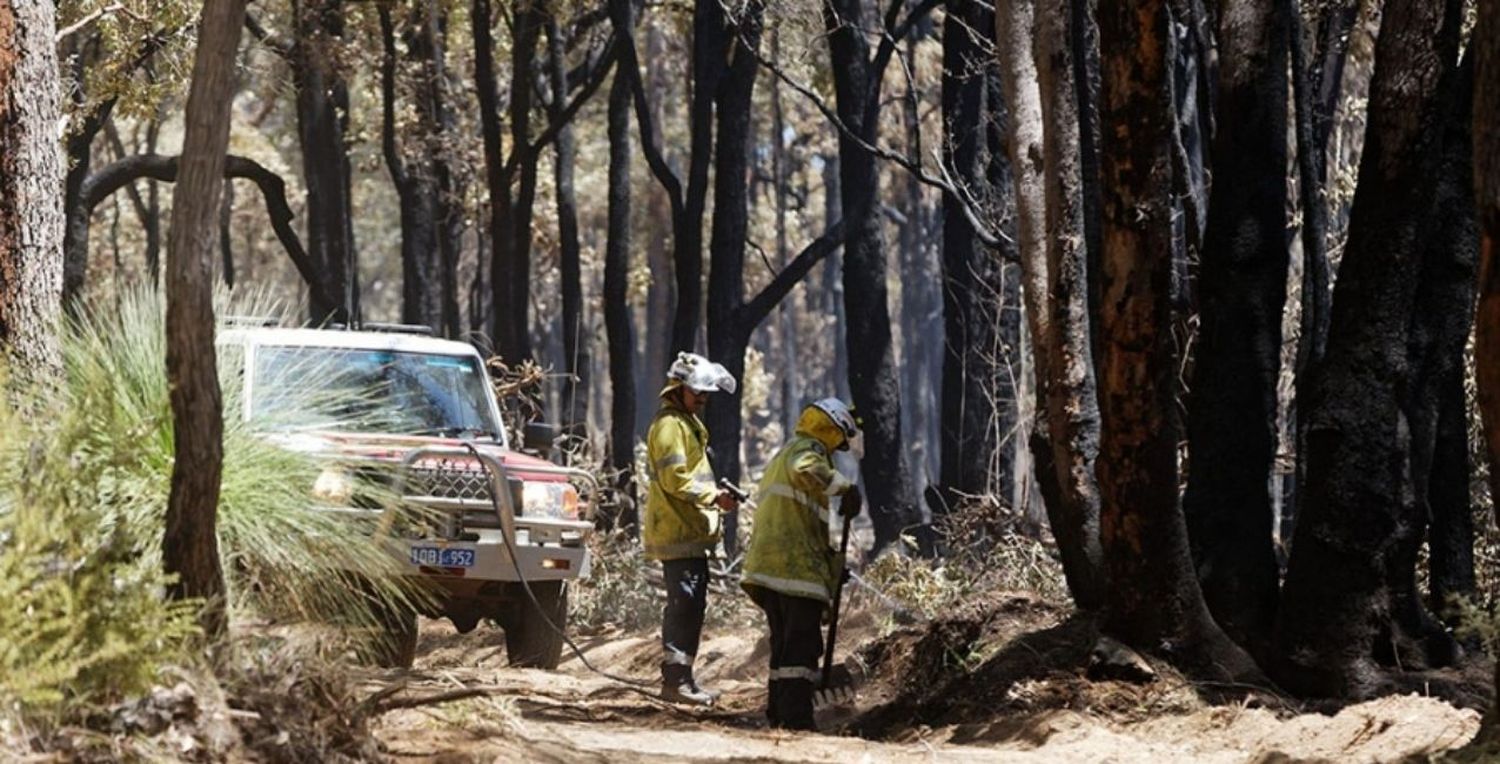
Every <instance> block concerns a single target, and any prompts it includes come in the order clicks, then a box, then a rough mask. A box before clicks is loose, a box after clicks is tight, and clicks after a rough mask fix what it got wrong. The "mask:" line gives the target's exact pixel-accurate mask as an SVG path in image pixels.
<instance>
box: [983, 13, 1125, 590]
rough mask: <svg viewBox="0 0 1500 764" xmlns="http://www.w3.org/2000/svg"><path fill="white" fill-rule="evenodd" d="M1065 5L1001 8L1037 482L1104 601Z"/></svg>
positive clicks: (1076, 560)
mask: <svg viewBox="0 0 1500 764" xmlns="http://www.w3.org/2000/svg"><path fill="white" fill-rule="evenodd" d="M1070 21H1071V20H1070V19H1069V17H1068V14H1067V13H1066V9H1065V8H1061V7H1048V8H1046V9H1044V12H1043V14H1042V15H1041V17H1038V16H1037V14H1036V7H1035V6H1034V5H1033V4H1032V3H1030V2H1016V3H1011V4H1009V5H1007V6H1006V7H1004V8H997V13H996V18H995V23H996V33H997V38H998V40H999V43H1000V50H1001V73H1002V75H1003V76H1004V78H1005V83H1004V85H1005V88H1004V93H1005V98H1006V111H1007V117H1008V119H1009V120H1010V145H1009V149H1010V155H1011V172H1012V176H1013V178H1014V183H1015V199H1016V229H1017V240H1018V242H1019V254H1020V259H1021V272H1022V287H1023V290H1024V294H1023V296H1024V299H1025V301H1026V320H1027V326H1028V328H1029V329H1030V332H1031V342H1032V347H1033V348H1034V352H1033V362H1034V366H1035V370H1036V388H1035V389H1036V395H1037V403H1036V410H1037V411H1038V412H1039V413H1038V415H1039V417H1040V418H1041V421H1039V422H1038V424H1037V427H1036V430H1035V432H1034V433H1033V434H1032V443H1031V448H1032V450H1033V452H1035V453H1036V457H1037V460H1036V461H1037V472H1038V476H1037V480H1038V482H1039V483H1040V484H1041V486H1042V493H1043V499H1044V501H1045V503H1046V508H1047V517H1048V521H1049V523H1050V525H1051V526H1052V533H1053V535H1054V536H1055V537H1056V538H1057V543H1058V550H1059V552H1060V553H1061V556H1062V561H1063V572H1064V574H1065V575H1066V577H1067V580H1068V589H1069V591H1070V592H1072V594H1073V599H1074V601H1075V602H1076V603H1077V604H1078V606H1079V607H1080V608H1083V609H1086V610H1092V609H1095V608H1098V607H1101V606H1102V605H1103V604H1104V579H1103V552H1102V549H1101V547H1100V545H1099V489H1098V484H1097V482H1096V478H1095V475H1094V469H1095V467H1094V464H1095V460H1096V458H1097V455H1098V449H1099V409H1098V404H1097V402H1096V398H1095V390H1094V376H1093V368H1092V365H1091V363H1090V349H1089V348H1090V344H1089V343H1090V340H1089V336H1090V330H1089V325H1088V305H1087V297H1088V273H1087V270H1086V263H1085V259H1086V253H1085V251H1084V247H1085V244H1086V238H1085V236H1084V216H1083V210H1084V207H1083V188H1082V183H1081V165H1080V155H1079V148H1078V147H1079V126H1078V125H1079V122H1078V115H1077V104H1076V101H1075V100H1074V99H1075V98H1076V91H1075V90H1074V88H1075V85H1074V78H1073V76H1072V65H1073V58H1072V52H1071V50H1070V46H1069V44H1068V40H1069V38H1070V35H1069V32H1068V27H1069V24H1070Z"/></svg>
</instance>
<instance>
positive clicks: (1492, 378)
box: [1470, 0, 1500, 748]
mask: <svg viewBox="0 0 1500 764" xmlns="http://www.w3.org/2000/svg"><path fill="white" fill-rule="evenodd" d="M1470 45H1471V46H1473V47H1472V49H1473V51H1474V59H1475V80H1474V133H1473V140H1474V195H1475V197H1476V200H1477V204H1478V208H1479V209H1478V213H1479V230H1480V237H1481V238H1480V242H1481V244H1480V250H1479V252H1480V259H1479V305H1478V310H1477V311H1476V318H1475V322H1476V323H1475V328H1474V365H1475V368H1476V371H1477V375H1476V376H1477V377H1478V380H1477V382H1478V388H1479V394H1478V397H1479V413H1480V416H1481V418H1482V420H1483V429H1484V441H1485V445H1486V446H1488V452H1489V466H1490V481H1489V482H1490V496H1492V497H1494V496H1500V263H1497V262H1496V256H1497V255H1500V251H1497V249H1496V247H1497V244H1500V119H1497V115H1500V0H1480V2H1479V22H1478V24H1476V25H1475V28H1474V36H1473V39H1472V41H1471V42H1470ZM1496 511H1497V513H1500V505H1496ZM1497 519H1500V514H1497ZM1495 686H1496V689H1497V690H1500V662H1496V666H1495ZM1475 745H1476V746H1478V745H1483V746H1488V747H1491V748H1494V747H1497V746H1500V704H1494V705H1492V706H1491V707H1490V710H1489V712H1488V713H1487V714H1485V718H1484V726H1483V728H1481V729H1480V731H1479V736H1478V737H1477V738H1476V740H1475Z"/></svg>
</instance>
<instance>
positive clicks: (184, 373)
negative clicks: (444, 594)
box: [161, 0, 245, 642]
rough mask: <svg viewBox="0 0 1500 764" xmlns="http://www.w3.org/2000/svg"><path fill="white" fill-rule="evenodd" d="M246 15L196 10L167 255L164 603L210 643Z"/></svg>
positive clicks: (221, 622)
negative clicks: (225, 236)
mask: <svg viewBox="0 0 1500 764" xmlns="http://www.w3.org/2000/svg"><path fill="white" fill-rule="evenodd" d="M244 15H245V3H244V0H208V2H207V3H206V4H205V5H204V7H203V16H202V19H201V21H200V22H199V25H198V49H197V53H196V55H195V57H194V62H193V80H192V86H191V87H190V89H189V92H188V102H187V109H186V113H185V118H184V121H185V123H186V128H185V131H184V136H183V147H182V151H183V159H182V162H181V165H182V168H181V176H182V177H181V180H180V182H179V183H178V184H177V186H176V188H175V189H173V195H172V230H171V235H170V237H169V239H168V245H167V380H168V382H169V383H170V387H171V391H172V394H171V397H172V421H173V432H174V433H175V436H174V438H173V442H174V452H175V458H174V461H173V466H172V490H171V494H170V497H169V498H168V501H167V512H166V532H165V534H164V535H163V537H162V550H161V551H162V563H163V565H164V566H165V567H166V570H167V573H169V574H172V575H175V576H176V580H175V581H174V582H173V583H172V585H171V587H170V588H169V589H168V594H169V595H170V596H172V597H173V598H177V599H188V598H191V599H198V600H201V601H202V603H203V604H202V610H201V611H200V614H199V623H200V624H201V625H202V627H203V633H204V635H205V636H206V637H207V638H208V639H209V640H212V641H215V642H216V641H217V640H218V639H220V638H222V637H223V636H224V635H225V634H226V632H227V630H228V616H227V613H226V612H225V608H226V603H225V598H224V573H223V570H222V568H221V567H220V562H219V547H218V539H217V535H216V531H215V528H216V525H217V518H216V515H217V506H218V501H219V477H220V471H221V469H222V466H223V456H224V444H223V426H224V420H223V403H222V401H221V400H220V397H219V376H218V370H217V369H216V368H215V361H214V357H215V350H214V307H213V282H212V271H211V269H210V263H211V262H212V259H213V258H212V253H213V239H214V227H215V226H214V221H215V217H216V216H217V215H218V212H219V201H220V199H219V195H220V193H221V191H222V189H223V187H224V180H223V177H224V164H225V159H224V157H225V150H226V149H227V148H228V146H229V121H230V98H231V97H232V94H233V91H234V80H235V69H234V63H235V52H236V50H237V49H238V48H239V39H240V27H241V26H242V25H243V24H244Z"/></svg>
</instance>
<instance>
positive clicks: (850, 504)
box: [839, 485, 865, 520]
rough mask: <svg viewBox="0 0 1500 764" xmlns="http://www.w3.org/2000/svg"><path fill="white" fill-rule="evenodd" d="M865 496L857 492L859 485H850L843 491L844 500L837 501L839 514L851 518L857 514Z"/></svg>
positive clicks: (862, 507)
mask: <svg viewBox="0 0 1500 764" xmlns="http://www.w3.org/2000/svg"><path fill="white" fill-rule="evenodd" d="M864 506H865V497H864V495H863V494H861V493H860V492H859V486H857V485H851V486H849V490H848V491H846V492H844V500H843V501H841V502H839V514H841V515H843V516H844V518H845V519H848V520H852V519H854V518H856V517H858V516H859V511H860V510H861V509H864Z"/></svg>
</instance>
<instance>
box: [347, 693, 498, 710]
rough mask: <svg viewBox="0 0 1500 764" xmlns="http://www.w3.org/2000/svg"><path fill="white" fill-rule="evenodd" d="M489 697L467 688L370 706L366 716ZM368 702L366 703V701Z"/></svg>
mask: <svg viewBox="0 0 1500 764" xmlns="http://www.w3.org/2000/svg"><path fill="white" fill-rule="evenodd" d="M486 695H489V691H488V690H483V689H479V688H475V687H469V688H465V689H462V690H450V691H448V692H440V693H437V694H435V695H422V696H419V697H414V698H398V699H396V700H392V701H390V702H387V703H377V704H375V705H373V706H371V708H370V711H368V712H367V715H368V716H380V715H381V714H388V713H390V712H392V711H400V710H401V709H403V708H421V707H423V706H436V705H439V704H442V703H451V702H453V701H455V700H467V699H468V698H478V697H483V696H486ZM366 702H368V701H366Z"/></svg>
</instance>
